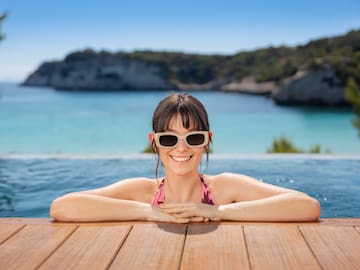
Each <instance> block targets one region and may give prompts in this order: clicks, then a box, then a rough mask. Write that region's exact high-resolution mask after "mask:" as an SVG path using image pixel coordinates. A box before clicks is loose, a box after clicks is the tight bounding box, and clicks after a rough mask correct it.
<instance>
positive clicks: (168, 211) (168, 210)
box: [161, 207, 185, 214]
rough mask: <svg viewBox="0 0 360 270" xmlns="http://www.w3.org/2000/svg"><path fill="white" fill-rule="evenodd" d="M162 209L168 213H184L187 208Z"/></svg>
mask: <svg viewBox="0 0 360 270" xmlns="http://www.w3.org/2000/svg"><path fill="white" fill-rule="evenodd" d="M161 211H163V212H165V213H167V214H176V213H182V212H185V209H184V208H182V207H181V208H180V207H179V208H164V209H161Z"/></svg>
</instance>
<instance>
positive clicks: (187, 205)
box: [159, 203, 193, 209]
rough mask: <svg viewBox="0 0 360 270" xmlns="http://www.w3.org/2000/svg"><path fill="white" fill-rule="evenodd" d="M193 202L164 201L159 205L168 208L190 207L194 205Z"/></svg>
mask: <svg viewBox="0 0 360 270" xmlns="http://www.w3.org/2000/svg"><path fill="white" fill-rule="evenodd" d="M192 205H193V204H192V203H162V204H160V205H159V207H160V208H161V209H168V208H177V207H183V208H186V207H189V206H192Z"/></svg>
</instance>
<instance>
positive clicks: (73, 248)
mask: <svg viewBox="0 0 360 270" xmlns="http://www.w3.org/2000/svg"><path fill="white" fill-rule="evenodd" d="M0 269H86V270H88V269H96V270H98V269H156V270H159V269H166V270H169V269H170V270H171V269H217V270H219V269H221V270H222V269H341V270H343V269H360V218H359V219H323V220H321V221H320V222H317V223H243V222H221V223H206V224H185V225H177V224H164V223H159V224H157V223H144V222H143V223H141V222H122V223H82V224H74V223H53V222H52V221H51V220H49V219H17V218H13V219H11V218H2V219H0Z"/></svg>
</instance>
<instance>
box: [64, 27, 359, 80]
mask: <svg viewBox="0 0 360 270" xmlns="http://www.w3.org/2000/svg"><path fill="white" fill-rule="evenodd" d="M89 57H103V58H106V57H118V58H121V59H122V60H123V61H126V60H130V59H132V60H134V59H135V60H139V61H144V62H147V63H149V64H155V65H158V66H159V67H161V70H162V73H163V74H162V75H163V76H164V78H166V79H168V80H170V81H171V80H175V81H178V82H181V83H196V84H205V83H207V82H210V81H216V80H220V79H223V80H224V79H225V80H241V79H242V78H244V77H246V76H254V77H255V79H256V81H258V82H263V81H274V82H277V83H279V84H281V82H283V80H284V79H286V78H288V77H289V76H292V75H294V74H295V73H296V72H297V71H298V70H303V69H306V70H317V69H323V68H329V67H331V68H333V69H334V70H335V71H336V74H337V75H338V76H339V78H340V79H341V81H342V83H343V85H344V86H345V84H346V81H347V80H348V79H349V78H350V77H352V78H353V79H354V80H355V81H356V82H357V83H359V82H360V30H357V31H351V32H349V33H347V34H346V35H343V36H339V37H332V38H323V39H318V40H315V41H312V42H309V43H308V44H306V45H302V46H297V47H286V46H281V47H270V48H264V49H258V50H255V51H250V52H240V53H237V54H234V55H204V54H185V53H182V52H155V51H134V52H132V53H126V52H122V51H120V52H116V53H110V52H107V51H101V52H95V51H93V50H91V49H86V50H84V51H79V52H74V53H71V54H70V55H68V56H67V57H66V58H65V60H64V61H66V62H71V61H79V60H81V59H85V58H89Z"/></svg>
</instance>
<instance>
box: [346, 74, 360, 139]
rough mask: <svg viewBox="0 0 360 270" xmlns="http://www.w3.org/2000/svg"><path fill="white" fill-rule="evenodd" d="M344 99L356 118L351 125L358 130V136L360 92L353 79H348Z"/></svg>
mask: <svg viewBox="0 0 360 270" xmlns="http://www.w3.org/2000/svg"><path fill="white" fill-rule="evenodd" d="M345 99H346V100H347V101H349V102H350V103H351V105H352V107H353V109H354V112H355V113H356V115H357V117H356V119H354V120H353V125H354V126H355V128H357V129H358V132H359V133H358V135H359V136H360V91H359V88H358V86H357V83H356V81H355V79H354V78H352V77H350V78H349V79H348V81H347V84H346V90H345Z"/></svg>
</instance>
